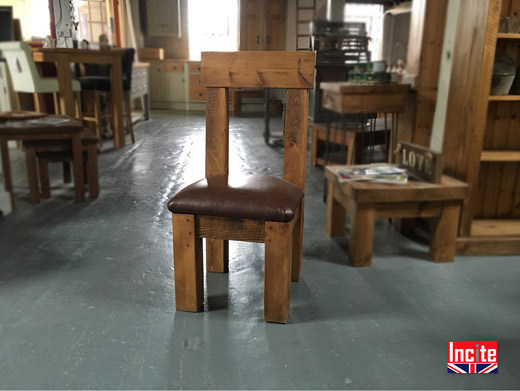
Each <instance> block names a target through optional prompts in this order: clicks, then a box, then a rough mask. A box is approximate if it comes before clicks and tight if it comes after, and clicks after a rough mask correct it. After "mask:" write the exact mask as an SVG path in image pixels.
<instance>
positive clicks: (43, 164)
mask: <svg viewBox="0 0 520 391" xmlns="http://www.w3.org/2000/svg"><path fill="white" fill-rule="evenodd" d="M97 143H98V139H97V137H96V135H95V134H94V133H93V132H92V131H91V130H90V129H85V130H83V131H82V132H81V148H82V150H83V154H84V159H83V162H84V166H83V167H84V169H83V170H84V177H85V182H86V183H88V185H89V195H90V197H92V198H96V197H98V195H99V176H98V163H97V154H98V149H97ZM24 147H25V148H26V149H27V150H32V151H34V154H35V155H36V158H37V160H38V171H39V177H40V185H41V198H50V196H51V187H50V179H49V163H51V162H52V163H54V162H60V163H63V181H64V182H65V183H67V182H70V179H71V177H70V162H72V153H71V150H70V143H68V142H64V141H62V140H46V141H25V142H24Z"/></svg>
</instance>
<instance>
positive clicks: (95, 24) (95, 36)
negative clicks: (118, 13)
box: [77, 0, 110, 42]
mask: <svg viewBox="0 0 520 391" xmlns="http://www.w3.org/2000/svg"><path fill="white" fill-rule="evenodd" d="M77 5H78V15H79V30H80V31H79V38H80V39H82V40H83V39H86V40H87V41H89V42H99V36H100V35H101V34H107V35H108V36H110V35H109V34H108V33H107V32H108V31H107V30H108V23H107V5H106V2H105V0H79V1H77Z"/></svg>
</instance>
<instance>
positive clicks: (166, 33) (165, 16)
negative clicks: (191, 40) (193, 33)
mask: <svg viewBox="0 0 520 391" xmlns="http://www.w3.org/2000/svg"><path fill="white" fill-rule="evenodd" d="M179 1H180V0H146V22H147V31H148V35H149V36H150V37H175V36H178V35H179V20H178V17H179V14H178V2H179Z"/></svg>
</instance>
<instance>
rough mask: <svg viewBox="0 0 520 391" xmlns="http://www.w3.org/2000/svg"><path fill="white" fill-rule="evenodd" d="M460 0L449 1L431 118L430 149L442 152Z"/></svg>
mask: <svg viewBox="0 0 520 391" xmlns="http://www.w3.org/2000/svg"><path fill="white" fill-rule="evenodd" d="M459 9H460V0H449V2H448V13H447V16H446V26H445V28H444V42H443V44H442V57H441V69H440V73H439V87H438V92H437V104H436V105H435V115H434V117H433V128H432V136H431V139H430V149H432V150H434V151H436V152H442V147H443V143H444V129H445V127H446V112H447V110H448V95H449V92H450V81H451V73H452V63H453V49H454V48H455V39H456V37H457V26H458V20H459Z"/></svg>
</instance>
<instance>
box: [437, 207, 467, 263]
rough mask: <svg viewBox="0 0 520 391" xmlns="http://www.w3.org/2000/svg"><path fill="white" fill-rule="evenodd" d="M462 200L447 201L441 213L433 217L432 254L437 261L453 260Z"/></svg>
mask: <svg viewBox="0 0 520 391" xmlns="http://www.w3.org/2000/svg"><path fill="white" fill-rule="evenodd" d="M459 217H460V202H445V203H443V205H442V212H441V215H440V216H439V217H437V218H435V219H432V220H433V221H432V224H431V228H430V231H431V234H430V236H431V239H430V256H431V257H432V259H433V260H434V261H435V262H453V261H454V260H455V250H456V244H457V232H458V229H459Z"/></svg>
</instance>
